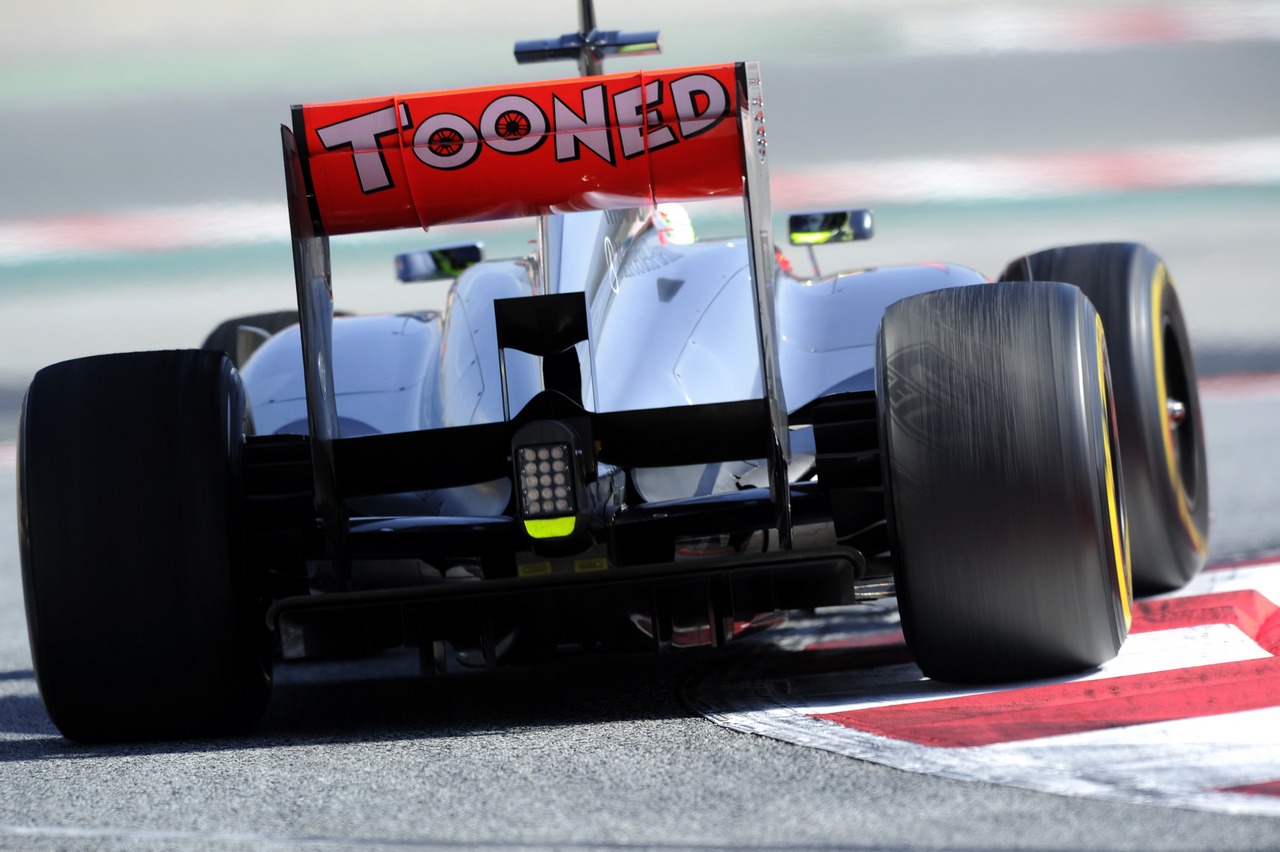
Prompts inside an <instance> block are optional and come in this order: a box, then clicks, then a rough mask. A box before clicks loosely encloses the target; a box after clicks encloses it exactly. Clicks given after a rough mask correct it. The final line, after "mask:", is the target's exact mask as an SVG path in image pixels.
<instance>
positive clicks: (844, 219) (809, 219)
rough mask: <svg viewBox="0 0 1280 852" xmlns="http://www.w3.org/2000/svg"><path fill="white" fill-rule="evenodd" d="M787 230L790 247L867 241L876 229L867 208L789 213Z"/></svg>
mask: <svg viewBox="0 0 1280 852" xmlns="http://www.w3.org/2000/svg"><path fill="white" fill-rule="evenodd" d="M787 231H788V232H789V234H790V237H791V244H792V245H793V246H817V245H822V244H823V243H849V242H853V241H854V240H869V239H871V237H872V236H874V235H875V232H876V229H875V220H874V217H873V216H872V214H871V211H870V210H822V211H816V212H812V213H792V214H791V216H790V217H789V219H788V220H787Z"/></svg>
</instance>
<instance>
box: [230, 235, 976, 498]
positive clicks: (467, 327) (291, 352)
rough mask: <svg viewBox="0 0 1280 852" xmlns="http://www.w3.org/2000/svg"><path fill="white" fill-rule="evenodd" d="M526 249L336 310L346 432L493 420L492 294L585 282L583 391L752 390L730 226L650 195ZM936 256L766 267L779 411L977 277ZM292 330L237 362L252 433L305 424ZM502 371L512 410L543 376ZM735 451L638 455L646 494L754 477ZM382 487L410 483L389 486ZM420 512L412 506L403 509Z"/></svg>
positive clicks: (719, 393)
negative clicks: (650, 199)
mask: <svg viewBox="0 0 1280 852" xmlns="http://www.w3.org/2000/svg"><path fill="white" fill-rule="evenodd" d="M541 242H542V247H541V248H542V250H541V251H540V253H539V255H538V256H539V257H541V258H542V259H543V260H542V261H541V262H539V261H538V260H537V259H535V258H529V259H516V260H498V261H488V262H484V263H481V264H478V265H476V266H474V267H472V268H470V269H468V270H466V271H465V272H464V273H463V274H462V275H461V276H459V278H458V279H457V280H456V281H455V282H454V283H453V284H452V286H451V287H450V289H449V294H448V298H447V300H446V304H445V307H444V309H443V310H441V311H424V312H422V313H416V314H401V315H394V316H367V317H338V318H335V320H334V323H333V346H334V367H333V372H334V384H335V389H336V392H337V409H338V415H339V427H340V429H341V432H342V435H343V436H344V437H354V436H357V435H361V434H370V433H379V432H381V433H386V432H407V431H414V430H419V429H437V428H443V427H451V426H466V425H474V424H479V423H492V422H498V421H501V420H503V419H504V415H503V400H502V381H501V374H500V366H499V358H498V347H497V341H496V333H495V329H494V322H493V316H494V314H493V302H494V300H496V299H504V298H512V297H519V296H530V295H535V294H539V293H547V292H550V293H564V292H584V293H585V295H586V297H587V305H588V315H589V319H590V340H589V342H587V343H583V344H579V347H578V354H579V360H580V363H581V368H582V376H583V404H584V407H585V408H587V409H588V410H590V411H623V410H630V409H643V408H663V407H668V406H678V405H693V404H699V403H714V402H726V401H732V400H740V399H749V398H758V397H760V396H761V395H762V394H763V388H762V383H761V375H760V367H759V363H760V362H759V356H758V354H757V352H758V350H757V346H758V343H757V341H756V339H755V337H754V335H752V334H750V329H751V327H752V323H753V318H754V315H755V308H754V304H753V301H752V293H751V277H750V272H749V270H748V257H747V251H746V246H745V242H744V240H743V239H740V238H739V239H712V240H706V241H700V242H695V243H692V244H677V243H675V242H673V241H672V240H671V239H668V238H667V237H666V235H665V234H664V233H663V232H662V231H661V230H660V229H659V228H658V227H656V226H655V225H654V221H653V217H652V215H651V211H648V210H627V211H610V212H608V213H605V212H591V213H575V214H569V215H562V216H554V217H548V220H547V223H546V226H545V228H544V229H543V233H542V240H541ZM985 281H987V279H986V278H985V277H984V276H982V275H980V274H979V273H977V272H975V271H973V270H971V269H968V268H965V267H961V266H955V265H949V264H915V265H904V266H890V267H881V268H874V269H863V270H858V271H853V272H846V273H841V274H837V275H833V276H830V277H824V278H819V279H813V280H806V279H800V278H796V277H793V276H792V275H790V274H788V273H786V272H784V271H782V269H781V268H779V269H777V271H776V274H775V276H774V279H773V282H772V288H771V289H772V298H773V300H774V305H775V308H776V314H775V315H776V321H777V325H778V328H777V329H776V339H777V340H778V353H779V362H780V371H781V373H780V374H781V379H782V388H783V398H784V399H785V402H786V407H787V412H788V414H794V413H795V412H796V411H798V410H800V409H802V408H803V407H804V406H806V405H807V404H809V403H811V402H812V401H814V400H816V399H818V398H820V397H822V396H824V395H828V394H832V393H841V392H855V391H870V390H872V389H873V387H874V372H875V342H876V331H877V327H878V325H879V322H880V318H881V316H882V314H883V313H884V310H885V308H886V307H888V306H889V305H890V304H892V303H893V302H896V301H897V300H899V299H901V298H904V297H906V296H909V295H912V294H915V293H921V292H926V291H930V290H937V289H941V288H945V287H956V286H965V285H972V284H980V283H983V282H985ZM300 351H301V346H300V341H299V331H298V329H297V328H296V327H294V328H291V329H288V330H286V331H283V332H281V333H280V334H277V335H275V336H274V337H273V338H272V339H271V340H269V341H267V342H266V343H265V344H263V345H262V347H261V348H260V349H259V350H258V351H257V352H256V353H255V354H254V355H253V357H252V358H250V359H249V361H248V363H246V364H245V366H244V370H243V374H244V379H245V383H246V386H247V387H248V390H249V397H250V400H251V401H252V405H253V414H254V419H255V426H256V429H257V431H258V432H259V433H260V434H272V433H305V432H306V430H307V427H306V423H307V420H306V399H305V391H304V382H303V365H302V360H301V355H300ZM505 371H506V385H507V390H508V394H509V405H510V408H511V411H512V412H513V413H514V412H517V411H519V410H520V408H521V407H522V406H523V405H524V404H525V403H526V402H528V400H530V399H531V398H533V396H534V395H535V394H537V393H538V392H540V391H541V390H543V380H542V371H541V367H540V364H539V359H537V358H536V357H534V356H531V355H526V354H524V353H521V352H516V351H508V352H507V354H506V360H505ZM808 432H809V430H808V429H807V428H803V427H802V428H796V429H793V430H792V435H791V438H792V442H793V444H794V449H793V458H792V463H791V466H790V470H789V476H790V478H791V479H792V480H793V481H794V480H795V479H797V478H800V477H802V476H805V475H808V474H810V473H811V470H810V465H811V460H812V455H811V447H812V443H813V442H812V437H811V436H810V435H809V434H808ZM762 476H763V472H762V466H758V465H754V464H752V463H751V462H741V463H732V464H723V465H721V464H716V465H698V466H695V467H692V468H690V467H685V468H663V469H659V470H645V471H637V472H636V473H635V484H636V486H637V488H638V489H639V491H640V492H641V493H642V494H643V495H644V496H645V497H646V498H647V499H649V500H663V499H676V498H680V497H691V496H702V495H705V494H709V493H715V492H720V491H726V490H731V489H733V488H734V487H737V486H742V485H746V484H760V485H764V484H766V483H765V482H764V481H763V480H761V481H759V482H757V481H755V480H757V479H761V477H762ZM508 497H509V484H508V483H506V482H505V481H504V482H495V483H487V484H483V485H479V486H469V487H467V488H459V489H449V490H448V492H447V493H444V494H442V493H440V492H431V493H429V494H423V495H419V500H420V501H425V502H426V503H427V504H429V506H428V508H429V509H430V510H431V513H441V514H449V513H460V512H461V510H463V509H466V513H468V514H501V513H502V510H503V507H504V506H505V505H506V503H507V500H508ZM395 499H396V500H398V501H403V500H405V499H408V495H397V497H396V498H395ZM416 508H417V509H419V510H421V509H422V508H423V507H422V506H421V505H419V506H418V507H416Z"/></svg>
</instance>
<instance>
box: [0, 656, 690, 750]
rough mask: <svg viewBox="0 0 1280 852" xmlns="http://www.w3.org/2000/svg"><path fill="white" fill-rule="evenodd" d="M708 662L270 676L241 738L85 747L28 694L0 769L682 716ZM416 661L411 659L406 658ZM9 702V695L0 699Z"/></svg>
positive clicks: (299, 670)
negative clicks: (265, 706) (265, 703)
mask: <svg viewBox="0 0 1280 852" xmlns="http://www.w3.org/2000/svg"><path fill="white" fill-rule="evenodd" d="M708 658H709V657H708V655H707V654H704V653H700V652H696V651H695V652H686V653H680V654H673V655H668V656H649V657H611V656H604V655H584V656H582V657H574V658H565V659H556V660H551V661H549V662H548V663H546V664H542V665H539V666H536V667H534V666H530V667H521V668H511V669H498V670H496V671H491V672H478V673H475V674H469V673H467V674H457V675H453V674H450V675H445V676H425V677H424V676H419V675H416V674H408V673H407V666H406V658H405V657H404V655H399V654H397V655H387V656H385V657H380V658H374V659H371V660H365V661H349V662H347V661H344V662H341V663H337V662H334V663H323V662H322V663H304V664H296V663H292V664H286V665H279V666H278V667H277V675H276V685H275V689H274V690H273V693H272V700H271V706H270V708H269V710H268V711H267V714H266V716H265V717H264V718H263V720H262V722H261V723H260V724H259V725H258V726H257V727H256V728H255V730H254V732H253V733H252V734H251V735H249V736H242V737H229V738H224V739H203V740H182V741H172V742H156V743H129V744H120V745H93V746H86V745H80V744H77V743H73V742H71V741H69V740H66V739H63V738H62V737H61V736H60V735H59V734H58V732H57V730H56V729H55V728H54V727H53V724H52V722H50V720H49V717H48V716H47V715H46V713H45V711H44V706H43V705H42V704H41V702H40V698H39V696H38V695H37V694H36V693H35V676H34V673H33V672H31V671H29V670H28V671H15V672H4V673H0V687H2V686H3V684H4V682H5V681H9V682H20V681H23V680H30V682H31V684H30V691H29V692H28V691H27V690H22V691H21V694H8V695H0V738H3V737H4V736H5V735H16V736H17V738H14V739H0V763H8V762H22V761H39V760H47V759H55V760H65V759H69V758H77V757H93V758H100V757H111V756H123V755H139V754H147V755H150V754H181V753H201V752H219V751H227V750H241V749H253V748H268V747H275V746H280V745H307V744H316V743H324V744H334V743H372V742H394V741H401V740H417V739H449V738H454V737H470V736H475V735H477V734H493V733H501V732H514V731H519V730H524V729H534V728H554V727H573V726H576V725H588V724H608V723H612V722H634V721H660V720H664V719H685V718H690V717H693V716H695V715H696V714H695V713H693V712H692V711H690V710H688V709H687V708H686V707H685V706H684V704H683V703H682V702H681V699H680V686H681V683H682V681H683V680H684V679H685V677H686V676H687V675H688V674H689V673H690V672H691V671H693V670H694V669H695V668H696V667H697V666H698V665H699V664H700V663H701V662H703V661H706V660H707V659H708ZM414 659H415V660H416V657H415V658H414ZM5 691H8V692H10V693H12V692H13V690H12V689H9V690H5Z"/></svg>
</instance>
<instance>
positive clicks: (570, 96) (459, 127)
mask: <svg viewBox="0 0 1280 852" xmlns="http://www.w3.org/2000/svg"><path fill="white" fill-rule="evenodd" d="M752 64H754V63H752ZM745 65H746V64H745V63H730V64H723V65H707V66H700V67H693V68H679V69H672V70H664V71H657V72H650V71H645V72H634V73H624V74H611V75H605V76H596V77H585V78H572V79H567V80H554V81H548V82H540V83H522V84H517V85H513V86H498V87H487V88H478V89H463V90H457V91H448V92H433V93H427V94H416V95H393V96H390V97H386V98H374V99H367V100H356V101H343V102H339V103H327V104H310V105H303V106H295V107H294V109H293V132H294V135H295V137H296V142H297V149H298V153H299V158H300V160H301V166H302V172H303V176H304V180H305V182H306V196H307V199H308V202H309V207H310V214H311V218H312V219H313V221H314V223H315V225H316V230H317V231H318V232H320V233H324V234H347V233H356V232H363V231H376V230H387V229H393V228H409V227H424V228H425V227H429V226H431V225H438V224H445V223H451V222H473V221H485V220H492V219H505V218H511V217H518V216H539V215H545V214H550V213H564V212H571V211H576V210H601V209H611V208H619V207H636V206H648V205H652V204H655V203H660V202H665V201H692V200H697V199H703V198H714V197H718V196H741V195H742V194H743V192H744V188H743V172H744V163H743V148H744V146H743V138H744V130H743V127H742V125H743V121H742V117H743V115H744V114H745V112H746V111H745V110H743V109H742V104H741V99H742V97H743V96H742V94H741V93H742V92H744V91H745Z"/></svg>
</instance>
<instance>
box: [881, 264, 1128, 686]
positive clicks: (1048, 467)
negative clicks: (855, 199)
mask: <svg viewBox="0 0 1280 852" xmlns="http://www.w3.org/2000/svg"><path fill="white" fill-rule="evenodd" d="M877 384H878V387H877V398H878V400H879V406H880V423H881V426H880V428H881V439H882V449H883V452H882V458H883V464H884V475H885V483H886V505H887V507H888V518H889V528H890V539H891V547H892V550H893V553H894V558H895V565H896V573H895V582H896V584H897V590H898V603H899V609H900V611H901V614H902V625H903V631H904V633H905V634H906V637H907V641H908V644H909V645H910V646H911V648H912V650H913V651H914V653H915V656H916V660H917V663H918V664H919V666H920V668H921V669H922V670H923V671H924V673H925V674H927V675H928V676H930V677H932V678H937V679H940V680H950V681H987V682H991V681H1002V680H1013V679H1020V678H1031V677H1045V676H1050V675H1055V674H1060V673H1064V672H1070V671H1078V670H1081V669H1086V668H1089V667H1092V666H1096V665H1098V664H1100V663H1103V662H1105V661H1107V660H1109V659H1111V658H1112V657H1113V656H1115V654H1116V652H1117V651H1118V650H1119V649H1120V645H1121V643H1122V642H1123V641H1124V638H1125V636H1126V635H1127V633H1128V625H1129V620H1130V609H1129V607H1130V593H1131V589H1130V580H1129V575H1128V564H1127V555H1128V554H1127V539H1126V534H1125V521H1124V512H1123V505H1124V504H1123V500H1122V498H1121V496H1120V495H1121V493H1122V491H1121V489H1122V487H1123V486H1122V483H1121V476H1120V470H1119V464H1118V461H1117V459H1116V457H1115V454H1114V452H1113V451H1112V447H1113V446H1114V444H1113V442H1114V439H1115V438H1114V420H1113V419H1112V418H1111V417H1110V402H1109V399H1108V395H1109V381H1108V378H1107V361H1106V349H1105V345H1104V343H1103V334H1102V327H1101V323H1100V322H1099V321H1098V318H1097V314H1096V313H1095V311H1094V309H1093V307H1092V306H1091V305H1090V304H1089V302H1088V300H1087V299H1086V298H1085V297H1084V295H1083V294H1082V293H1080V291H1079V290H1077V289H1076V288H1074V287H1070V286H1068V285H1065V284H1045V283H1035V284H1019V285H993V286H975V287H961V288H957V289H952V290H943V291H939V292H934V293H926V294H923V295H919V296H913V297H910V298H908V299H904V300H902V301H900V302H898V303H896V304H894V305H892V306H890V308H889V309H888V310H887V311H886V312H885V316H884V320H883V323H882V325H881V334H880V345H879V357H878V362H877Z"/></svg>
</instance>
